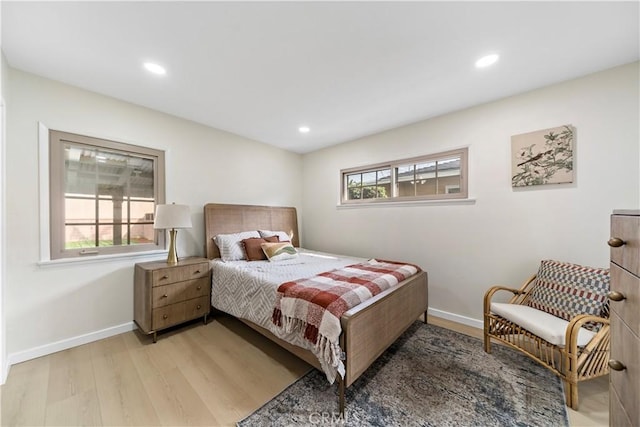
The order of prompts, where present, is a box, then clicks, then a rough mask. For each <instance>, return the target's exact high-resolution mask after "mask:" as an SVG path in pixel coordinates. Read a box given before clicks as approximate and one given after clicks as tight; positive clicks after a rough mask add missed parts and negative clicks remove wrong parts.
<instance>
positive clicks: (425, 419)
mask: <svg viewBox="0 0 640 427" xmlns="http://www.w3.org/2000/svg"><path fill="white" fill-rule="evenodd" d="M327 424H341V425H348V426H554V427H556V426H568V418H567V412H566V407H565V405H564V395H563V393H562V386H561V382H560V380H559V379H558V378H557V377H556V376H555V375H553V374H552V373H551V372H549V371H547V370H546V369H545V368H543V367H541V366H540V365H538V364H536V363H535V362H533V361H531V360H530V359H529V358H527V357H525V356H524V355H521V354H520V353H518V352H516V351H514V350H511V349H508V348H505V347H503V346H500V345H497V344H494V345H493V346H492V354H486V353H485V352H484V351H483V349H482V341H481V340H479V339H477V338H473V337H469V336H467V335H463V334H459V333H456V332H453V331H450V330H448V329H443V328H440V327H437V326H432V325H425V324H424V323H422V322H415V323H414V324H413V325H412V326H411V327H410V328H409V329H408V330H407V331H406V332H405V333H404V334H403V335H402V336H401V337H400V338H399V339H398V340H397V341H396V342H395V343H394V344H393V345H392V346H391V347H390V348H389V349H388V350H387V351H386V352H385V353H384V354H383V355H382V356H380V358H378V360H377V361H376V362H375V363H374V364H373V365H371V367H370V368H369V369H368V370H367V371H366V372H365V373H364V374H363V375H362V376H361V377H360V378H359V379H358V380H357V381H356V382H355V383H354V384H352V385H351V387H349V388H348V389H347V392H346V411H345V416H344V418H340V416H339V414H338V403H337V386H336V385H333V386H331V385H329V384H328V382H327V380H326V378H325V376H324V374H323V373H321V372H319V371H317V370H313V371H311V372H310V373H309V374H307V375H306V376H304V377H303V378H301V379H300V380H298V381H297V382H295V383H294V384H293V385H291V386H290V387H289V388H287V389H286V390H284V391H283V392H282V393H280V394H279V395H278V396H276V397H275V398H274V399H273V400H271V401H269V402H268V403H267V404H266V405H264V406H263V407H261V408H260V409H258V410H257V411H256V412H254V413H253V414H251V415H250V416H248V417H247V418H245V419H244V420H242V421H240V422H239V423H238V425H239V426H241V427H246V426H306V425H327Z"/></svg>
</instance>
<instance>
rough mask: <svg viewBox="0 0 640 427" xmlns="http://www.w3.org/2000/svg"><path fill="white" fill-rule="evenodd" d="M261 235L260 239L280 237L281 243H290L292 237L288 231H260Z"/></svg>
mask: <svg viewBox="0 0 640 427" xmlns="http://www.w3.org/2000/svg"><path fill="white" fill-rule="evenodd" d="M258 232H259V233H260V237H262V238H263V239H264V238H267V237H271V236H278V239H280V241H281V242H290V241H291V236H289V235H288V234H287V232H286V231H271V230H258Z"/></svg>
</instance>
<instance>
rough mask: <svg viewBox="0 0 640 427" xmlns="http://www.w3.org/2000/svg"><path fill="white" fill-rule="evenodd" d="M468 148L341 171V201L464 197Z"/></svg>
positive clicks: (347, 202) (359, 201) (465, 194)
mask: <svg viewBox="0 0 640 427" xmlns="http://www.w3.org/2000/svg"><path fill="white" fill-rule="evenodd" d="M467 153H468V149H467V148H463V149H460V150H452V151H447V152H444V153H436V154H430V155H426V156H421V157H416V158H411V159H403V160H395V161H392V162H388V163H383V164H376V165H370V166H365V167H361V168H351V169H345V170H342V171H340V174H341V182H342V197H341V202H342V203H343V204H350V203H363V202H369V203H372V202H373V203H378V202H381V203H384V202H389V201H411V200H446V199H466V198H467V197H468V191H467Z"/></svg>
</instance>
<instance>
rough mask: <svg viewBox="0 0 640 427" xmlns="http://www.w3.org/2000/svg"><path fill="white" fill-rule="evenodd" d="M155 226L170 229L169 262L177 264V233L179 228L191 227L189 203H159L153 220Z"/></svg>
mask: <svg viewBox="0 0 640 427" xmlns="http://www.w3.org/2000/svg"><path fill="white" fill-rule="evenodd" d="M153 228H155V229H162V230H169V236H170V240H169V255H168V256H167V264H177V263H178V254H177V253H176V235H177V234H178V230H177V229H178V228H191V212H190V210H189V206H187V205H176V204H175V203H172V204H170V205H158V206H156V215H155V218H154V221H153Z"/></svg>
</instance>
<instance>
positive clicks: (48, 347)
mask: <svg viewBox="0 0 640 427" xmlns="http://www.w3.org/2000/svg"><path fill="white" fill-rule="evenodd" d="M135 328H136V325H135V323H133V322H127V323H123V324H122V325H118V326H112V327H110V328H106V329H102V330H99V331H95V332H90V333H88V334H84V335H78V336H77V337H72V338H67V339H64V340H60V341H56V342H53V343H50V344H45V345H41V346H38V347H34V348H32V349H29V350H24V351H20V352H17V353H11V354H10V355H9V357H8V358H7V359H8V361H7V362H8V363H7V365H8V367H7V369H6V373H7V374H8V373H9V369H8V368H9V367H10V366H11V365H15V364H16V363H20V362H25V361H27V360H31V359H35V358H37V357H41V356H46V355H47V354H52V353H56V352H58V351H62V350H66V349H68V348H71V347H77V346H79V345H83V344H88V343H90V342H93V341H98V340H101V339H104V338H109V337H112V336H114V335H119V334H122V333H125V332H129V331H133V330H134V329H135Z"/></svg>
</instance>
